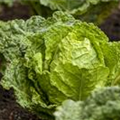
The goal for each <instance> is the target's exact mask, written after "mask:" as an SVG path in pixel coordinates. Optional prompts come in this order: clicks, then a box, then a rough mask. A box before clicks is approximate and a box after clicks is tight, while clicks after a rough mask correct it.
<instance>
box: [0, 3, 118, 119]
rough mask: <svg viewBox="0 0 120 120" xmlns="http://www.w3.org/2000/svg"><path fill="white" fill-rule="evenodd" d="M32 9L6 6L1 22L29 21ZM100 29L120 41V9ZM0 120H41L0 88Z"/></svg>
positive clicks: (10, 93)
mask: <svg viewBox="0 0 120 120" xmlns="http://www.w3.org/2000/svg"><path fill="white" fill-rule="evenodd" d="M29 17H30V9H29V7H27V6H24V5H19V4H15V5H14V6H13V7H12V8H9V7H7V6H4V7H3V8H2V12H1V13H0V20H4V21H7V20H12V19H16V18H17V19H20V18H22V19H28V18H29ZM100 28H101V29H102V30H103V31H104V32H105V33H106V34H107V35H108V37H109V38H110V39H111V40H120V9H118V10H117V11H115V12H114V14H112V15H111V16H110V17H109V18H108V19H107V20H106V21H105V22H104V23H103V24H102V25H101V26H100ZM0 120H40V119H38V118H37V116H35V115H34V114H32V113H31V112H28V111H27V110H25V109H23V108H22V107H21V106H20V105H18V104H17V102H16V100H15V96H14V93H13V90H12V89H11V90H9V91H8V90H4V89H3V88H2V87H1V86H0Z"/></svg>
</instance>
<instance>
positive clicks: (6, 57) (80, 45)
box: [0, 12, 120, 119]
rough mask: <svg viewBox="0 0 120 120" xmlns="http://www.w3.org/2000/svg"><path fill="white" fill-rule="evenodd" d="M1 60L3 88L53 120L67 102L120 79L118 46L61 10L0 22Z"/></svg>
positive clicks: (114, 83) (25, 104)
mask: <svg viewBox="0 0 120 120" xmlns="http://www.w3.org/2000/svg"><path fill="white" fill-rule="evenodd" d="M0 56H1V58H2V65H1V73H2V74H3V77H2V81H1V85H2V86H3V87H4V88H6V89H10V88H11V87H12V88H13V89H14V92H15V95H16V99H17V101H18V103H19V104H20V105H21V106H23V107H25V108H27V109H29V110H31V111H33V112H35V113H36V114H38V116H39V117H41V116H42V117H46V116H47V117H49V119H50V118H51V119H52V118H53V116H52V114H53V112H54V110H55V108H56V107H57V106H59V105H60V104H61V103H62V102H63V101H64V100H66V99H72V100H74V101H78V100H84V99H86V98H87V96H88V95H89V94H90V93H91V92H92V91H93V90H95V89H98V88H101V87H103V86H106V85H116V84H119V81H120V42H109V40H108V37H107V36H106V35H105V34H104V33H103V32H102V31H101V30H100V29H99V28H98V27H96V26H95V25H93V24H88V23H86V22H81V21H79V20H76V19H75V18H74V17H72V16H71V15H69V14H67V13H63V12H56V13H54V14H53V16H52V17H50V18H48V19H44V18H42V17H40V16H34V17H32V18H30V19H28V20H27V21H24V20H13V21H8V22H0Z"/></svg>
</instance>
